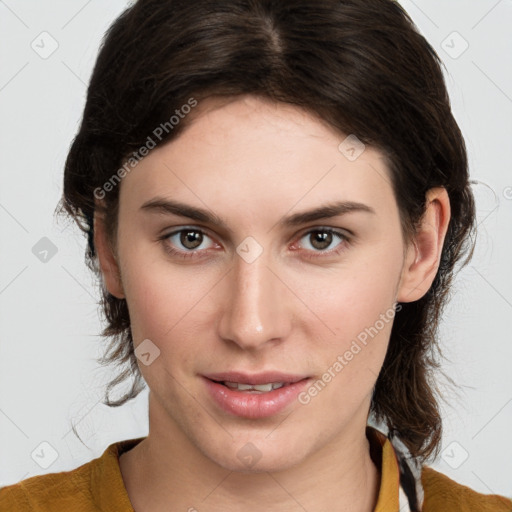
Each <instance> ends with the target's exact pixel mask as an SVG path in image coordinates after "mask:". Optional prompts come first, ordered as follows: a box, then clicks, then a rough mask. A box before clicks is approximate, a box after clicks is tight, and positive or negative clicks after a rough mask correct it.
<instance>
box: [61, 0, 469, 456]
mask: <svg viewBox="0 0 512 512" xmlns="http://www.w3.org/2000/svg"><path fill="white" fill-rule="evenodd" d="M245 94H252V95H255V96H258V97H262V98H265V99H270V100H272V101H276V102H284V103H287V104H291V105H295V106H297V107H300V108H302V109H304V110H305V111H307V112H309V113H311V114H313V115H315V116H317V117H318V118H319V119H321V120H323V121H325V122H327V123H328V124H329V125H330V126H332V127H333V128H335V129H336V130H338V131H339V133H340V135H341V134H355V135H356V136H357V137H358V139H359V140H360V141H362V142H363V143H364V144H368V145H371V146H373V147H375V148H376V149H378V150H380V151H381V152H382V154H383V155H384V156H385V158H386V162H387V164H388V168H389V174H390V176H391V182H392V186H393V191H394V195H395V198H396V201H397V204H398V208H399V212H400V218H401V225H402V231H403V234H404V240H407V239H410V237H411V236H412V235H413V234H414V232H415V229H416V228H417V226H418V223H419V221H420V220H421V218H422V215H423V213H424V211H425V207H426V200H425V196H426V192H427V191H428V190H429V189H430V188H433V187H445V188H446V190H447V192H448V194H449V198H450V206H451V219H450V223H449V226H448V232H447V235H446V238H445V242H444V246H443V249H442V257H441V262H440V266H439V269H438V272H437V275H436V277H435V279H434V282H433V284H432V286H431V288H430V290H429V291H428V293H426V294H425V295H424V296H423V297H422V298H421V299H420V300H417V301H415V302H410V303H403V304H401V308H400V311H399V312H397V313H396V316H395V319H394V323H393V327H392V332H391V337H390V342H389V348H388V351H387V354H386V357H385V361H384V364H383V367H382V369H381V372H380V374H379V376H378V378H377V381H376V384H375V387H374V391H373V397H372V403H371V408H370V411H369V413H370V414H372V415H373V417H374V418H375V420H376V421H377V422H379V423H381V424H383V425H385V426H386V427H387V428H389V430H392V431H394V432H395V433H396V434H397V435H398V436H399V437H400V438H401V439H402V441H403V442H404V443H405V444H406V446H407V447H408V448H409V450H410V451H411V453H412V455H413V456H415V457H418V458H419V459H422V460H426V459H427V458H429V457H430V456H432V454H434V453H435V454H436V455H437V453H438V451H439V445H440V440H441V432H442V421H441V414H440V406H439V399H440V394H439V392H438V391H437V385H436V382H437V380H436V376H437V371H438V370H439V369H440V361H441V351H440V344H439V339H438V338H439V322H440V319H441V314H442V311H443V309H444V307H445V305H446V302H447V300H448V298H449V295H450V291H451V288H452V281H453V277H454V275H455V272H456V271H457V269H458V267H459V264H460V266H463V265H464V264H466V263H467V262H468V261H469V259H470V258H471V256H472V253H473V249H474V236H473V234H474V232H475V230H476V227H475V205H474V199H473V195H472V192H471V185H470V182H469V172H468V161H467V153H466V147H465V143H464V139H463V136H462V134H461V131H460V129H459V126H458V125H457V122H456V120H455V119H454V116H453V114H452V111H451V106H450V100H449V96H448V93H447V89H446V84H445V81H444V77H443V69H442V62H441V60H440V58H439V56H438V55H437V54H436V52H435V50H434V49H433V48H432V46H431V45H430V44H429V43H428V42H427V41H426V39H425V38H424V37H423V36H422V35H421V34H420V33H419V31H418V30H417V28H416V27H415V25H414V23H413V22H412V20H411V19H410V17H409V16H408V14H407V13H406V12H405V11H404V10H403V8H402V7H401V6H400V5H399V4H398V3H397V2H394V1H391V0H194V1H190V0H138V1H137V2H135V3H134V4H133V5H131V6H130V7H129V8H127V9H126V10H125V11H124V12H123V13H122V14H121V15H120V16H119V17H118V18H117V19H116V20H115V21H114V23H113V24H112V25H111V26H110V27H109V29H108V30H107V32H106V34H105V36H104V38H103V40H102V44H101V48H100V51H99V54H98V57H97V60H96V63H95V65H94V69H93V73H92V76H91V79H90V83H89V87H88V91H87V98H86V105H85V108H84V112H83V117H82V121H81V125H80V127H79V130H78V133H77V134H76V136H75V138H74V140H73V142H72V144H71V147H70V149H69V153H68V155H67V159H66V163H65V171H64V190H63V197H62V200H61V202H60V204H59V208H60V209H59V211H60V212H61V213H63V214H66V215H70V216H71V217H72V218H73V219H74V220H75V221H76V222H77V224H78V226H79V227H80V228H81V230H83V231H84V233H85V234H86V236H87V250H86V262H87V264H88V266H89V268H90V269H91V270H92V271H94V272H95V273H96V274H97V276H98V285H99V288H100V293H101V300H100V309H101V312H102V316H103V317H104V318H103V320H104V322H105V326H104V329H103V332H102V333H101V334H102V336H104V337H105V342H106V347H105V353H104V355H103V357H102V358H101V359H100V361H101V362H102V363H103V364H114V365H117V370H118V373H117V376H116V378H115V379H114V380H112V381H111V382H110V383H109V385H108V386H107V389H106V391H105V403H106V404H108V405H111V406H118V405H121V404H124V403H125V402H126V401H128V400H129V399H131V398H133V397H135V396H137V394H138V393H139V392H140V391H141V390H142V389H143V388H144V381H143V379H142V376H141V374H140V371H139V368H138V365H137V359H136V357H135V354H134V346H133V339H132V333H131V330H130V317H129V311H128V307H127V302H126V300H125V299H118V298H116V297H114V296H113V295H111V294H110V293H109V292H108V290H107V289H106V288H105V286H104V283H103V281H102V279H101V272H100V271H99V268H98V261H97V255H96V251H95V247H94V231H93V229H94V226H93V217H94V213H95V209H97V208H98V209H99V208H101V209H102V214H103V215H104V216H105V219H106V226H107V233H108V237H109V239H110V240H111V241H112V243H113V246H115V237H116V231H117V213H118V200H119V190H120V187H121V186H122V182H121V183H119V186H112V187H105V186H104V185H105V184H106V183H107V182H108V181H109V180H111V177H112V176H113V175H114V174H115V173H116V172H117V171H118V170H119V169H120V168H121V166H122V165H123V163H125V162H126V161H127V159H129V158H130V156H132V155H134V154H135V153H136V152H137V151H138V150H139V149H140V148H141V147H142V146H144V145H145V144H147V140H148V136H151V134H153V133H154V131H155V128H156V127H159V126H166V127H167V128H166V130H164V131H163V134H162V136H161V138H160V140H158V144H163V143H165V142H168V141H170V140H172V139H175V138H176V137H177V136H178V135H179V134H180V133H181V131H182V130H183V129H184V128H185V127H186V126H187V125H188V124H189V123H191V122H193V115H189V116H186V115H181V116H180V119H179V122H178V123H175V124H173V125H172V126H169V122H168V121H169V118H170V116H172V115H173V113H175V112H176V111H179V112H183V110H180V109H182V107H183V105H186V104H187V103H189V102H190V99H191V98H194V101H197V102H198V103H199V104H201V102H202V101H203V100H205V99H206V98H211V97H219V98H222V97H226V98H230V97H236V96H239V95H245ZM165 123H167V125H165ZM161 131H162V130H161ZM153 139H155V137H153ZM340 140H342V139H340ZM120 175H121V174H119V173H118V176H120ZM98 191H101V196H102V201H101V204H100V203H98V201H95V198H97V196H98ZM125 381H126V383H128V384H129V388H128V391H126V388H125V392H124V393H123V394H122V395H121V396H119V397H118V398H116V399H114V398H112V393H113V391H114V390H115V389H117V388H118V386H120V385H121V384H122V383H125ZM118 395H119V393H118Z"/></svg>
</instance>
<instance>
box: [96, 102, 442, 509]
mask: <svg viewBox="0 0 512 512" xmlns="http://www.w3.org/2000/svg"><path fill="white" fill-rule="evenodd" d="M197 109H198V110H197V112H195V114H194V115H195V118H194V120H193V122H192V123H191V124H190V126H188V127H187V129H186V130H185V131H184V132H183V133H182V134H181V136H180V137H179V138H177V139H175V140H173V141H171V142H169V143H167V144H165V145H163V146H160V147H158V148H156V149H154V150H153V151H151V152H150V154H149V155H148V156H146V157H145V158H144V159H143V160H142V161H141V162H140V163H139V164H138V165H137V166H136V168H135V169H134V170H133V171H131V173H130V174H128V175H127V176H126V177H125V178H124V179H123V181H122V184H121V190H120V208H119V224H118V231H117V240H116V243H114V244H113V245H114V247H113V248H112V247H111V245H110V244H109V243H108V240H107V237H106V235H105V228H104V225H103V220H102V218H101V216H100V215H99V214H97V215H96V218H95V243H96V247H97V250H98V257H99V261H100V266H101V269H102V273H103V279H104V283H105V286H106V287H107V288H108V290H109V291H110V293H112V294H113V295H115V296H116V297H119V298H126V300H127V303H128V307H129V311H130V318H131V327H132V332H133V338H134V343H135V346H138V344H139V343H141V342H142V340H144V339H150V340H151V341H152V342H153V343H154V344H155V345H156V346H157V347H158V348H159V350H160V356H159V357H157V358H156V359H155V360H154V361H153V362H152V363H151V364H150V365H148V366H146V365H143V364H140V363H139V366H140V369H141V372H142V374H143V376H144V378H145V380H146V382H147V384H148V386H149V389H150V394H149V435H148V437H147V438H146V439H145V440H144V441H142V442H141V443H140V444H139V445H138V446H136V447H135V448H133V449H132V450H130V451H129V452H126V453H125V454H123V455H122V456H121V457H120V467H121V473H122V476H123V479H124V482H125V485H126V488H127V491H128V494H129V497H130V499H131V501H132V503H133V506H134V508H135V510H136V511H137V512H153V511H160V510H190V509H192V510H194V509H197V510H199V511H201V512H204V511H224V512H225V511H240V510H244V511H248V512H250V511H253V510H254V511H255V510H268V511H273V510H287V511H295V510H297V511H298V510H301V511H303V510H304V509H306V510H308V512H315V511H320V510H337V511H345V510H346V511H348V510H359V511H372V510H373V509H374V506H375V504H376V501H377V495H378V490H379V485H380V476H379V471H378V469H377V468H376V466H375V465H374V464H373V462H372V460H371V459H370V456H369V444H368V440H367V438H366V436H365V427H366V423H367V417H368V411H369V407H370V400H371V394H372V389H373V387H374V384H375V381H376V378H377V375H378V373H379V370H380V368H381V367H382V364H383V361H384V357H385V354H386V350H387V346H388V341H389V336H390V332H391V327H392V322H389V323H386V324H385V326H384V328H383V329H382V330H381V331H379V333H378V335H377V336H375V337H374V338H373V339H371V341H370V342H369V343H368V344H367V345H366V346H365V347H364V348H363V349H362V350H361V351H360V352H359V353H358V354H357V355H355V356H354V357H353V359H352V360H351V361H350V362H348V364H347V365H346V366H345V367H344V368H343V370H342V371H340V372H339V373H337V374H336V377H335V378H333V379H332V380H331V382H329V383H328V385H327V386H325V388H324V389H323V390H322V391H321V392H320V393H318V395H317V396H315V397H314V398H313V399H311V401H310V402H309V403H308V404H307V405H303V404H301V403H299V402H294V403H293V404H292V405H291V406H290V407H287V408H286V409H285V411H283V412H282V413H279V414H277V415H275V416H272V417H270V418H265V419H256V420H249V419H244V418H239V417H236V416H233V415H229V414H227V413H225V412H224V411H222V410H220V409H219V408H218V407H217V406H216V405H215V404H214V403H213V402H212V400H211V399H210V397H209V395H208V393H207V391H206V389H205V386H204V383H203V381H202V379H201V378H200V377H199V375H200V374H205V373H209V372H220V371H229V370H241V371H245V372H247V373H257V372H262V371H266V370H279V371H284V372H288V373H292V374H300V375H307V376H312V377H313V378H314V379H315V380H316V379H319V378H321V376H322V374H324V372H326V370H327V369H328V368H329V367H332V365H333V363H334V362H335V361H336V360H337V357H338V356H339V355H340V354H341V355H342V354H344V353H345V352H346V351H347V350H348V349H349V348H350V346H351V343H352V341H353V340H354V339H356V337H357V335H358V334H359V333H360V332H362V331H364V329H365V328H367V327H369V326H372V325H374V324H375V322H376V320H378V319H379V315H381V314H384V313H386V311H389V310H390V309H391V308H392V307H393V304H394V303H396V302H409V301H414V300H418V299H419V298H421V297H422V296H423V295H424V294H425V293H426V292H427V290H428V289H429V287H430V285H431V284H432V281H433V279H434V277H435V275H436V272H437V268H438V265H439V259H440V255H441V250H442V244H443V241H444V237H445V234H446V229H447V226H448V222H449V218H450V205H449V199H448V196H447V193H446V191H445V190H444V189H443V188H437V189H432V190H430V191H429V192H428V194H427V200H428V207H427V210H426V213H425V216H424V218H423V223H422V225H421V227H420V229H419V230H418V232H417V234H416V236H415V237H414V239H413V240H410V241H408V242H407V243H406V241H404V239H403V237H402V232H401V227H400V217H399V212H398V207H397V204H396V201H395V198H394V194H393V190H392V188H391V185H390V180H389V171H388V169H387V167H386V162H385V160H384V159H383V158H382V155H381V154H380V153H379V152H378V151H376V150H375V149H373V148H371V147H368V146H367V147H366V148H365V150H364V152H363V153H362V155H361V156H359V158H357V160H355V161H349V160H348V159H347V158H346V156H345V155H344V154H342V153H341V152H340V151H339V150H338V146H339V144H340V143H341V142H342V141H343V140H344V139H345V137H346V135H343V134H340V133H338V132H335V131H334V130H333V129H331V128H330V127H329V126H327V125H326V124H325V123H323V122H322V121H320V120H319V119H317V118H315V117H313V116H311V115H310V114H308V113H305V112H304V111H302V110H300V109H299V108H297V107H294V106H290V105H284V104H274V103H270V102H267V101H265V100H262V99H257V98H255V97H251V96H244V97H238V98H233V99H232V101H230V102H227V103H226V102H224V103H217V102H216V101H215V100H212V99H210V100H207V101H205V102H203V103H202V104H201V105H199V106H198V107H197ZM157 196H158V197H160V198H167V199H173V200H176V201H180V202H182V203H187V204H189V205H191V206H195V207H198V208H204V209H207V210H209V211H210V212H213V213H215V214H216V215H218V216H219V217H221V218H222V219H223V220H224V222H225V224H226V228H227V229H225V228H221V227H219V226H217V225H210V224H208V223H203V222H198V221H195V220H191V219H189V218H183V217H178V216H175V215H171V214H163V213H156V212H150V211H143V210H141V206H142V205H143V204H144V203H145V202H147V201H149V200H151V199H154V198H155V197H157ZM340 200H346V201H357V202H359V203H363V204H365V205H367V206H369V207H371V208H372V209H373V210H374V213H373V214H372V213H368V212H363V211H355V212H351V213H347V214H345V215H341V216H337V217H332V218H326V219H322V220H317V221H313V222H308V223H306V224H303V225H300V226H292V227H283V226H281V225H280V224H279V222H280V221H281V220H282V219H283V218H284V217H287V216H289V215H291V214H294V213H297V212H302V211H305V210H310V209H313V208H315V207H319V206H321V205H324V204H326V203H331V202H336V201H340ZM191 227H194V228H195V229H199V230H201V231H203V232H204V233H205V235H204V237H203V238H202V239H201V238H199V242H200V245H197V244H196V246H194V245H193V244H191V243H189V244H188V245H183V243H182V242H180V237H179V234H178V235H176V236H172V237H169V238H167V240H166V241H165V240H160V238H161V237H162V236H163V235H166V234H171V233H172V232H174V231H176V230H178V229H180V228H181V229H184V228H191ZM313 228H315V229H317V230H320V232H321V233H323V231H322V228H332V229H335V230H339V231H340V232H342V233H345V234H346V235H347V236H349V238H348V240H343V239H340V238H338V237H337V236H335V235H333V237H332V239H331V243H330V244H329V241H327V242H325V243H324V245H323V246H322V245H321V244H319V243H318V242H316V240H317V239H318V237H315V232H314V231H313V233H311V230H312V229H313ZM249 236H250V237H253V238H254V239H255V240H256V241H257V242H258V244H259V245H260V246H261V247H262V249H263V252H262V253H261V255H260V256H259V257H258V258H256V259H255V260H254V261H253V262H251V263H248V262H247V261H245V260H244V259H243V258H242V257H240V256H239V254H238V253H237V252H236V249H237V247H238V246H240V244H241V243H242V242H243V241H244V239H246V237H249ZM199 242H198V243H199ZM315 242H316V245H315ZM185 243H186V242H185ZM166 244H167V246H171V247H173V248H174V249H175V250H178V251H181V252H182V253H186V252H188V253H191V252H192V253H194V251H195V256H196V257H193V258H189V259H183V258H179V257H177V256H171V255H169V254H168V253H167V252H166V250H165V246H166ZM194 247H196V248H194ZM336 249H340V250H341V251H340V252H339V253H338V254H335V251H336ZM307 255H311V256H312V257H314V256H316V258H313V259H308V258H307ZM248 442H251V443H253V444H254V445H255V446H256V448H257V450H258V452H259V454H260V455H261V458H260V460H259V461H258V463H257V464H256V465H254V466H252V467H250V468H249V467H247V465H246V464H245V463H244V462H243V460H241V459H240V458H239V457H237V453H238V451H239V450H240V449H241V448H242V447H243V446H244V445H246V443H248Z"/></svg>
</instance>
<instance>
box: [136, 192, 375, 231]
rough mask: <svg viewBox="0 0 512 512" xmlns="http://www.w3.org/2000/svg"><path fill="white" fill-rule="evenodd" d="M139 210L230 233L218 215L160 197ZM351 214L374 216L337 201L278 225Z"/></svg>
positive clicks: (367, 210)
mask: <svg viewBox="0 0 512 512" xmlns="http://www.w3.org/2000/svg"><path fill="white" fill-rule="evenodd" d="M140 209H141V210H142V211H146V212H152V213H159V214H170V215H177V216H178V217H186V218H188V219H192V220H195V221H197V222H203V223H205V224H211V225H216V226H219V227H221V228H223V229H225V230H226V231H228V232H230V231H231V230H230V229H229V228H228V226H227V223H226V222H225V221H224V220H223V219H222V218H220V217H219V216H218V215H216V214H214V213H213V212H210V211H209V210H205V209H203V208H197V207H195V206H191V205H187V204H185V203H181V202H179V201H173V200H170V199H165V198H162V197H155V198H153V199H150V200H149V201H147V202H145V203H144V204H143V205H142V206H141V207H140ZM352 212H365V213H370V214H372V215H375V214H376V212H375V210H374V209H373V208H372V207H371V206H368V205H366V204H363V203H358V202H354V201H338V202H334V203H328V204H325V205H322V206H319V207H317V208H313V209H311V210H306V211H303V212H299V213H294V214H292V215H290V216H288V217H285V218H283V219H281V220H280V221H279V222H278V224H279V225H281V226H283V227H293V226H300V225H302V224H306V223H308V222H314V221H317V220H321V219H329V218H332V217H338V216H340V215H346V214H348V213H352Z"/></svg>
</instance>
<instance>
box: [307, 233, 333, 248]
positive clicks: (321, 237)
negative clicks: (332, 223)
mask: <svg viewBox="0 0 512 512" xmlns="http://www.w3.org/2000/svg"><path fill="white" fill-rule="evenodd" d="M309 236H310V240H311V245H312V246H313V247H314V248H315V249H318V250H321V251H324V250H325V249H328V248H329V246H330V245H331V244H332V240H333V235H332V233H331V232H328V231H312V232H311V233H310V234H309Z"/></svg>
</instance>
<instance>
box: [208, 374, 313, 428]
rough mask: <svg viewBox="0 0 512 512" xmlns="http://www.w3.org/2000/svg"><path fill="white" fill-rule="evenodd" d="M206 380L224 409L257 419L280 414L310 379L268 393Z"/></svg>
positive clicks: (216, 401) (212, 395) (210, 390)
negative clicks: (238, 389)
mask: <svg viewBox="0 0 512 512" xmlns="http://www.w3.org/2000/svg"><path fill="white" fill-rule="evenodd" d="M204 381H205V383H206V387H207V388H208V391H209V393H210V395H211V397H212V398H213V400H214V401H215V403H216V404H217V405H218V406H219V407H220V408H221V409H222V410H224V411H225V412H227V413H230V414H233V415H235V416H240V417H243V418H251V419H257V418H268V417H269V416H273V415H274V414H278V413H279V412H281V411H282V410H283V409H285V408H286V407H287V406H288V405H290V404H291V403H292V402H293V401H295V400H297V395H298V394H299V393H300V392H301V391H302V390H303V389H304V388H305V387H306V386H307V384H308V383H309V381H310V379H303V380H301V381H299V382H295V383H293V384H289V385H288V386H284V387H282V388H279V389H274V390H272V391H269V392H268V393H250V392H247V391H237V390H234V389H230V388H228V387H227V386H224V384H220V383H218V382H214V381H212V380H210V379H207V378H206V377H204Z"/></svg>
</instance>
